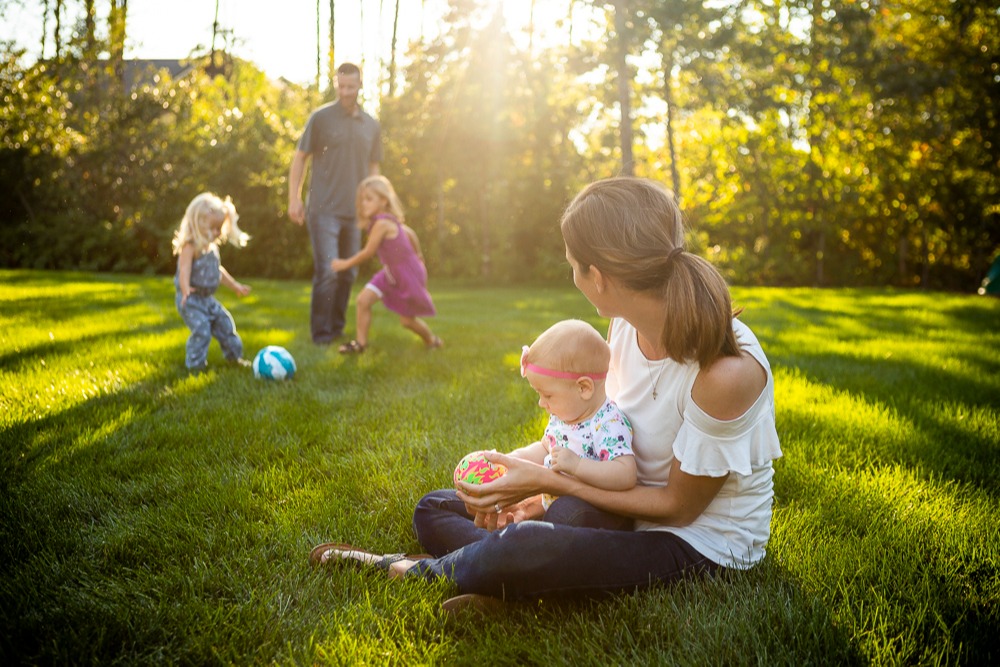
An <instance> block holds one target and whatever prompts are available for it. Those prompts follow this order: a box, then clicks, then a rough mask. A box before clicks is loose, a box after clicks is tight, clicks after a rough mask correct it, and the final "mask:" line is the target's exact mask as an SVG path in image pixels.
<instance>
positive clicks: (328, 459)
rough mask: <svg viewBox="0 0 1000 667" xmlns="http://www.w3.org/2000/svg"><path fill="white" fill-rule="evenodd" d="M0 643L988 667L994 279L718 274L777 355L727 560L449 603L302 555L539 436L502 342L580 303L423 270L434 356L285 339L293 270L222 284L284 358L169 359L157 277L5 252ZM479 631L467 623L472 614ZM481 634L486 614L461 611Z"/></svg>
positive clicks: (181, 656) (72, 648) (311, 656)
mask: <svg viewBox="0 0 1000 667" xmlns="http://www.w3.org/2000/svg"><path fill="white" fill-rule="evenodd" d="M0 281H2V283H3V285H4V289H3V290H2V291H0V350H2V352H0V374H2V377H3V378H4V382H3V383H2V385H0V516H2V517H3V521H2V522H0V661H2V662H3V663H4V664H49V663H67V662H68V663H80V662H86V663H100V664H107V663H129V664H137V663H138V664H145V663H164V662H166V663H170V664H174V663H181V664H190V663H198V664H205V663H209V664H216V663H227V664H246V663H255V664H256V663H278V664H371V663H374V664H400V665H411V664H468V665H473V664H594V665H605V664H623V665H624V664H667V665H674V664H676V665H691V664H697V665H702V664H726V665H744V664H746V665H757V664H768V665H772V664H777V665H803V664H892V665H895V664H969V665H978V664H995V663H996V662H997V659H998V657H1000V644H998V641H997V637H996V632H995V630H996V628H997V627H998V625H1000V615H998V614H1000V611H998V610H1000V585H998V582H1000V574H998V564H1000V528H998V527H1000V511H998V504H997V496H998V492H1000V487H998V484H997V479H998V478H1000V456H998V455H1000V451H998V448H1000V399H998V396H1000V352H998V350H1000V334H998V332H997V329H996V322H997V317H998V315H1000V301H997V300H996V299H992V298H981V297H972V296H953V295H947V294H941V293H935V294H923V293H915V292H912V291H887V290H813V289H763V288H754V289H739V290H736V291H734V300H735V302H736V303H737V304H738V305H741V306H743V307H744V308H745V311H744V314H743V316H742V318H743V319H744V321H746V322H747V323H748V324H749V325H750V326H751V327H752V328H753V329H754V331H755V332H756V333H757V335H758V336H759V337H760V339H761V342H762V344H763V345H764V347H765V349H766V350H767V352H768V354H769V357H770V359H771V362H772V366H773V368H774V371H775V381H776V398H777V410H778V413H777V416H778V430H779V434H780V435H781V439H782V449H783V451H784V456H783V458H781V459H779V460H778V461H777V462H776V466H775V492H776V504H775V514H774V518H773V521H772V537H771V542H770V544H769V550H768V551H769V556H768V558H767V559H766V560H765V561H764V563H763V564H762V565H761V566H759V567H757V568H755V569H754V570H752V571H750V572H747V573H742V574H732V575H729V576H727V577H725V578H722V579H719V580H713V581H692V582H684V583H681V584H678V585H675V586H670V587H664V588H657V589H654V590H650V591H645V592H642V593H638V594H635V595H631V596H615V597H611V598H608V599H604V600H599V601H590V602H587V601H576V600H552V599H546V600H543V601H541V602H537V603H521V604H514V605H510V608H509V610H508V611H507V612H506V613H505V615H504V616H503V617H502V618H498V619H485V620H484V619H481V618H479V617H478V616H475V615H471V616H467V617H458V618H448V617H446V616H445V615H444V614H443V613H442V612H441V610H440V603H441V601H443V600H444V599H446V598H447V597H449V596H450V595H452V594H453V593H454V590H453V588H452V587H451V586H450V585H449V584H448V583H447V582H443V581H442V582H436V583H426V582H421V581H406V582H392V581H389V580H388V579H386V578H385V577H384V575H382V574H380V573H377V572H367V571H360V570H355V569H351V568H348V569H339V570H330V571H313V570H312V569H310V568H309V566H308V565H307V563H306V556H307V554H308V552H309V549H310V548H311V547H312V546H313V545H314V544H316V543H318V542H320V541H326V540H333V539H342V540H348V541H351V542H353V543H356V544H358V545H361V546H364V547H368V548H372V549H376V550H384V551H397V550H407V551H410V550H416V549H417V548H418V546H419V545H417V544H416V543H415V541H414V537H413V534H412V532H411V529H410V518H411V511H412V508H413V505H414V503H415V502H416V500H417V499H418V498H419V496H420V495H422V494H423V493H424V492H425V491H427V490H430V489H433V488H438V487H443V486H446V485H447V484H448V483H449V480H450V473H451V468H452V466H453V465H454V464H455V462H456V461H457V460H458V459H459V458H460V457H461V456H462V455H463V454H465V453H466V452H468V451H470V450H472V449H477V448H494V447H495V448H497V449H501V450H509V449H512V448H514V447H516V446H520V445H521V444H523V443H524V442H525V441H526V440H527V439H529V438H532V437H536V436H537V435H538V433H540V431H541V429H542V428H543V427H544V414H543V413H542V412H541V411H540V410H539V409H538V407H537V405H536V403H535V400H534V399H533V398H532V392H531V390H530V388H529V387H527V385H526V384H525V383H524V381H523V380H522V379H521V378H520V376H519V374H518V372H517V363H518V350H519V349H520V345H521V344H522V343H523V342H525V341H530V340H531V339H532V338H533V337H534V336H535V335H537V333H538V332H539V331H541V330H543V329H544V328H545V327H546V326H548V325H549V324H551V323H552V322H553V321H555V320H557V319H561V318H566V317H583V318H585V319H588V320H589V321H591V322H592V323H593V324H594V325H595V326H597V327H599V328H602V327H604V326H605V324H606V323H605V322H603V321H601V319H600V318H598V317H597V316H596V315H594V314H593V309H592V308H591V306H590V305H589V304H587V303H586V301H585V300H584V299H583V297H582V296H581V295H580V294H579V293H578V292H576V291H575V290H573V289H572V287H570V286H568V285H566V286H564V287H558V288H536V289H524V288H499V289H469V288H463V287H459V286H456V285H448V284H446V285H440V284H439V285H438V286H437V287H436V288H435V293H434V294H435V299H436V301H437V304H438V306H439V310H440V315H439V316H438V317H437V318H435V321H434V328H435V331H438V332H440V333H441V335H442V336H443V337H444V338H445V340H446V343H447V344H446V347H445V348H444V349H442V350H438V351H433V352H429V351H427V350H424V349H423V347H422V346H421V344H420V342H419V341H418V340H417V339H416V338H415V337H414V336H413V335H412V334H411V333H410V332H408V331H406V330H404V329H402V327H399V326H398V323H397V322H396V319H395V318H394V317H391V314H389V313H387V312H386V311H385V310H384V309H378V310H376V312H375V322H374V328H373V338H372V341H371V343H372V344H371V347H370V348H369V350H368V351H367V352H366V353H365V354H364V355H362V356H359V357H343V356H340V355H338V354H336V352H334V351H332V350H330V349H327V348H318V347H315V346H313V345H312V344H311V343H310V342H309V333H308V302H309V286H308V285H307V284H306V283H305V282H293V281H270V280H260V281H256V282H255V283H254V288H255V289H254V292H253V293H252V294H251V296H249V297H247V298H245V299H240V300H236V299H234V298H233V299H230V298H227V296H226V295H225V294H223V295H221V298H222V299H223V301H224V302H225V303H226V304H227V306H229V307H230V308H231V310H232V312H233V314H234V317H235V320H236V322H237V324H238V326H239V329H240V331H241V334H242V336H243V339H244V342H245V344H246V348H247V350H248V353H253V352H254V351H255V350H257V349H259V348H261V347H263V346H264V345H267V344H279V345H283V346H285V347H287V348H288V349H289V350H290V351H291V352H292V354H293V355H294V356H295V359H296V361H297V362H298V366H299V372H298V374H297V376H296V378H295V379H294V380H293V381H291V382H286V383H267V382H264V381H257V380H254V379H253V378H252V376H251V375H250V373H249V372H248V371H247V370H245V369H240V368H233V367H228V366H226V364H225V362H224V361H223V359H222V355H221V352H220V350H219V348H218V346H217V345H216V344H215V343H213V345H212V348H211V351H210V354H209V364H210V367H209V371H208V372H206V373H203V374H199V375H188V374H187V373H186V371H185V370H184V369H183V356H184V341H185V339H186V335H187V330H186V329H185V328H184V326H183V324H182V323H181V321H180V318H179V316H178V315H177V314H176V312H175V311H174V309H173V306H172V302H173V288H172V286H171V284H170V281H169V279H167V278H166V277H156V278H154V277H136V276H121V275H111V274H82V273H49V272H35V271H0ZM497 627H499V628H502V630H499V631H490V630H489V628H497ZM484 628H486V629H484Z"/></svg>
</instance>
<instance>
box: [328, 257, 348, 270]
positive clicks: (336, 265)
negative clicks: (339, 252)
mask: <svg viewBox="0 0 1000 667" xmlns="http://www.w3.org/2000/svg"><path fill="white" fill-rule="evenodd" d="M330 268H331V269H333V270H334V271H336V272H337V273H340V272H341V271H346V270H347V269H348V268H349V267H348V266H347V260H346V259H335V260H333V261H332V262H330Z"/></svg>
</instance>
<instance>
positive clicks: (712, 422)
mask: <svg viewBox="0 0 1000 667" xmlns="http://www.w3.org/2000/svg"><path fill="white" fill-rule="evenodd" d="M773 397H774V385H773V380H772V379H771V378H768V383H767V386H766V387H765V388H764V391H762V392H761V394H760V396H758V397H757V401H756V402H755V403H754V404H753V405H752V406H751V407H750V409H749V410H747V411H746V412H745V413H743V415H741V416H739V417H737V418H736V419H732V420H729V421H721V420H719V419H716V418H714V417H712V416H711V415H709V414H707V413H706V412H705V411H704V410H702V409H701V408H699V407H698V406H697V405H696V404H695V402H694V400H688V401H687V405H686V407H685V409H684V421H683V424H682V425H681V428H680V431H678V433H677V438H676V439H675V440H674V447H673V451H674V456H675V457H676V458H677V460H678V461H680V464H681V470H683V471H684V472H686V473H688V474H690V475H700V476H705V477H722V476H723V475H726V474H728V473H730V472H735V473H736V474H738V475H744V476H748V475H750V474H752V472H753V469H754V468H760V467H762V466H766V465H768V464H769V463H770V462H771V461H772V460H774V459H776V458H780V457H781V446H780V444H779V442H778V432H777V430H776V428H775V424H774V398H773Z"/></svg>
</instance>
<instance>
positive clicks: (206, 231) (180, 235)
mask: <svg viewBox="0 0 1000 667" xmlns="http://www.w3.org/2000/svg"><path fill="white" fill-rule="evenodd" d="M239 219H240V216H239V214H238V213H237V212H236V206H234V205H233V200H232V199H230V198H229V197H226V198H225V199H220V198H219V197H218V196H217V195H215V194H213V193H211V192H203V193H201V194H200V195H198V196H197V197H195V198H194V199H192V200H191V203H190V204H188V207H187V210H186V211H185V212H184V217H183V218H182V219H181V226H180V227H179V228H178V229H177V233H175V234H174V241H173V248H174V254H175V255H179V254H181V249H182V248H183V247H184V245H185V244H187V243H190V244H192V245H193V246H194V249H195V251H196V252H197V253H199V254H201V253H203V252H205V251H206V250H208V248H209V247H210V246H211V245H212V244H213V243H215V241H216V238H218V240H219V241H222V242H223V243H225V242H226V241H228V242H229V243H231V244H232V245H234V246H237V247H239V248H242V247H244V246H245V245H246V244H247V241H249V240H250V237H249V236H247V235H246V233H244V232H243V231H242V230H241V229H240V228H239V227H238V226H237V224H236V223H237V221H238V220H239ZM213 222H221V223H222V228H221V230H220V232H219V235H218V237H216V235H215V234H214V233H213V231H212V228H211V227H212V223H213Z"/></svg>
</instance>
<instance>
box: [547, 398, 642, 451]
mask: <svg viewBox="0 0 1000 667" xmlns="http://www.w3.org/2000/svg"><path fill="white" fill-rule="evenodd" d="M542 444H544V445H545V449H546V450H551V448H552V445H559V446H560V447H566V448H567V449H569V450H570V451H572V452H573V453H574V454H576V455H577V456H582V457H583V458H585V459H591V460H593V461H610V460H611V459H614V458H617V457H619V456H622V455H631V454H632V424H630V423H629V421H628V418H627V417H626V416H625V414H624V413H623V412H622V411H621V410H620V409H619V408H618V406H617V405H616V404H615V402H614V401H612V400H611V399H610V398H609V399H607V400H606V401H604V405H602V406H601V407H600V409H599V410H598V411H597V412H596V413H594V416H593V417H591V418H590V419H588V420H586V421H582V422H580V423H579V424H567V423H566V422H564V421H563V420H561V419H559V418H558V417H556V416H555V415H549V424H548V426H546V427H545V435H543V436H542ZM547 458H548V457H546V459H547Z"/></svg>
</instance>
